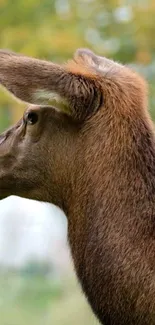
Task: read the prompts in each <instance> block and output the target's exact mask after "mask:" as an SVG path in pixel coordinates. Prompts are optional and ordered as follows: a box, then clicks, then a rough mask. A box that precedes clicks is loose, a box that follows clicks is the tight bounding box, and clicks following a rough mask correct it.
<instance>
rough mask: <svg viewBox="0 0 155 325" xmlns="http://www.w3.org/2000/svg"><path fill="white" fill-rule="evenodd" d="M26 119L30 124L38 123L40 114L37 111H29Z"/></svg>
mask: <svg viewBox="0 0 155 325" xmlns="http://www.w3.org/2000/svg"><path fill="white" fill-rule="evenodd" d="M26 121H27V123H28V124H30V125H34V124H36V123H37V122H38V114H37V113H36V112H29V113H28V114H27V118H26Z"/></svg>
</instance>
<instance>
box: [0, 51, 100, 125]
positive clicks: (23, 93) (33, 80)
mask: <svg viewBox="0 0 155 325" xmlns="http://www.w3.org/2000/svg"><path fill="white" fill-rule="evenodd" d="M78 56H79V60H77V57H78ZM87 56H89V57H91V52H90V54H89V53H88V55H87ZM80 57H81V54H80V52H79V54H78V52H76V54H75V59H74V60H72V61H70V62H69V63H67V64H66V65H62V66H60V65H57V64H53V63H51V62H47V61H43V60H37V59H33V58H30V57H26V56H23V55H17V54H16V53H12V52H8V51H0V84H1V85H2V86H4V87H5V88H6V89H8V90H9V91H10V92H11V93H12V94H13V95H14V96H16V97H17V98H19V99H21V100H22V101H26V102H29V103H32V104H48V105H49V104H52V105H54V106H56V107H57V108H59V109H61V110H63V111H67V113H68V114H70V115H72V116H73V118H75V119H77V120H84V119H85V118H86V117H88V116H90V115H91V114H93V113H94V112H95V111H96V110H97V109H98V108H99V106H100V104H101V98H102V93H101V90H100V86H99V83H98V81H97V78H96V76H95V75H93V72H92V71H90V70H89V68H88V65H87V64H86V63H85V61H84V60H81V59H80Z"/></svg>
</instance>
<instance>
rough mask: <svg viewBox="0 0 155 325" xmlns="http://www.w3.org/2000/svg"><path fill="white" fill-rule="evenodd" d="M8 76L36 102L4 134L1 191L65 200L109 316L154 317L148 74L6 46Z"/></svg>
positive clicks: (83, 53) (80, 56) (87, 55)
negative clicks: (27, 53) (35, 55)
mask: <svg viewBox="0 0 155 325" xmlns="http://www.w3.org/2000/svg"><path fill="white" fill-rule="evenodd" d="M0 83H1V85H2V86H3V87H5V88H6V89H7V90H8V91H10V92H11V93H12V94H13V95H14V96H16V97H17V98H19V99H20V100H22V101H25V102H28V103H29V104H31V105H30V106H28V108H27V110H26V112H25V113H24V116H23V117H22V118H21V120H20V121H19V122H18V123H17V124H16V125H15V126H13V127H12V128H10V129H9V130H7V131H6V132H4V133H3V134H2V135H1V136H0V197H1V198H4V197H6V196H8V195H11V194H14V195H19V196H24V197H27V198H31V199H37V200H43V201H48V202H52V203H54V204H56V205H58V206H60V207H61V208H62V209H63V210H64V212H65V213H66V214H67V217H68V223H69V242H70V246H71V251H72V256H73V259H74V264H75V268H76V272H77V275H78V277H79V279H80V281H81V284H82V287H83V289H84V291H85V293H86V295H87V297H88V300H89V302H90V304H91V306H92V308H93V310H94V312H95V313H96V315H97V316H98V317H99V319H100V321H101V322H102V323H103V322H104V324H105V325H109V324H115V325H116V324H119V325H124V324H138V325H142V324H145V325H148V324H151V325H152V324H154V321H152V319H154V318H152V310H153V311H154V312H155V304H154V303H153V301H152V297H153V298H154V294H155V282H154V280H153V276H154V275H152V277H151V274H152V273H151V272H152V271H151V270H153V265H154V264H153V263H154V260H155V247H154V241H152V240H151V238H152V237H151V236H153V235H152V234H153V229H154V221H153V217H155V195H154V189H155V173H154V170H155V166H154V164H155V150H154V143H155V141H154V131H153V126H152V122H151V120H150V117H149V114H148V112H147V87H146V85H145V81H144V80H143V79H142V78H141V77H140V76H138V75H137V74H136V73H134V72H133V71H131V70H130V69H128V68H127V67H125V66H123V65H121V64H118V63H116V62H113V61H112V60H108V59H106V58H103V57H100V56H97V55H95V54H94V53H92V52H91V51H89V50H86V49H80V50H77V51H76V53H75V55H74V58H73V60H71V61H69V62H68V63H66V64H64V65H58V64H54V63H51V62H46V61H42V60H37V59H33V58H28V57H26V56H22V55H17V54H15V53H11V52H6V51H1V52H0ZM147 240H148V241H149V243H150V244H149V245H148V246H147V245H146V241H147ZM137 247H138V248H137ZM146 252H149V253H148V254H146ZM133 261H134V262H133ZM151 265H152V269H150V268H149V267H151ZM154 272H155V270H154ZM142 284H143V285H142ZM148 288H149V289H148ZM149 290H150V291H149Z"/></svg>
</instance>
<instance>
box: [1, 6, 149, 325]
mask: <svg viewBox="0 0 155 325" xmlns="http://www.w3.org/2000/svg"><path fill="white" fill-rule="evenodd" d="M154 17H155V1H154V0H137V1H135V0H126V1H121V0H81V1H80V0H0V48H5V49H11V50H13V51H17V52H20V53H24V54H26V55H30V56H34V57H37V58H43V59H48V60H54V61H57V62H63V61H64V60H67V59H68V58H70V57H72V55H73V52H74V51H75V50H76V49H77V48H78V47H89V48H90V49H92V50H94V51H96V52H97V53H98V54H100V55H103V56H107V57H111V58H113V59H115V60H118V61H121V62H122V63H125V64H131V65H132V66H133V67H134V68H135V69H136V70H137V71H139V72H140V73H141V74H142V75H144V76H145V77H146V78H147V80H148V82H149V95H150V96H149V105H150V110H151V114H152V117H153V118H154V119H155V41H154V37H155V18H154ZM24 107H25V105H23V104H19V103H17V102H16V101H15V100H14V99H13V98H12V97H10V96H9V95H8V93H6V92H4V91H1V92H0V131H2V130H3V129H4V128H6V127H7V126H8V125H9V124H11V123H14V122H15V121H17V120H18V119H19V118H20V117H21V114H22V111H23V109H24ZM28 270H29V271H26V274H25V271H24V272H23V270H21V271H20V273H18V272H15V273H14V272H13V271H8V272H6V270H5V272H3V271H1V275H0V324H1V325H26V324H30V325H31V324H33V325H39V324H43V323H44V324H45V325H49V324H54V325H55V324H57V325H60V324H61V325H79V324H85V325H87V324H89V325H90V324H97V321H96V320H94V319H93V316H92V313H91V312H90V310H89V308H88V306H87V304H86V301H85V299H84V298H83V297H82V294H81V292H80V289H79V287H78V286H77V285H76V281H75V278H74V276H73V275H72V274H73V273H72V272H71V274H70V276H68V277H65V280H64V281H62V283H61V285H60V283H57V282H56V280H53V281H51V280H50V281H49V280H48V278H47V276H45V275H46V274H45V273H46V272H40V267H39V266H37V267H34V265H33V267H32V265H29V269H28ZM32 270H33V272H32ZM10 288H11V289H10ZM17 289H18V290H17Z"/></svg>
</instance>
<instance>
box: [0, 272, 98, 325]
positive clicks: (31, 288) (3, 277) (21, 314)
mask: <svg viewBox="0 0 155 325" xmlns="http://www.w3.org/2000/svg"><path fill="white" fill-rule="evenodd" d="M0 288H1V295H0V315H1V317H0V323H1V325H27V324H30V325H32V324H33V325H42V324H45V325H51V324H53V325H55V324H56V325H73V324H74V325H79V324H85V325H86V324H89V325H91V324H92V325H95V324H96V325H97V324H98V322H97V320H95V319H94V316H93V315H92V312H91V311H90V308H89V306H88V305H87V303H86V300H85V298H84V297H83V296H82V295H81V292H80V290H79V288H78V287H77V283H76V281H75V278H74V279H72V278H68V277H67V278H66V277H65V279H63V283H59V281H55V280H53V279H52V278H51V277H46V276H44V275H39V276H36V277H35V278H34V277H33V276H32V277H31V276H30V277H25V276H23V275H22V274H19V273H17V272H10V271H9V272H4V273H3V272H0ZM77 306H78V307H77ZM79 311H80V312H79Z"/></svg>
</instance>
